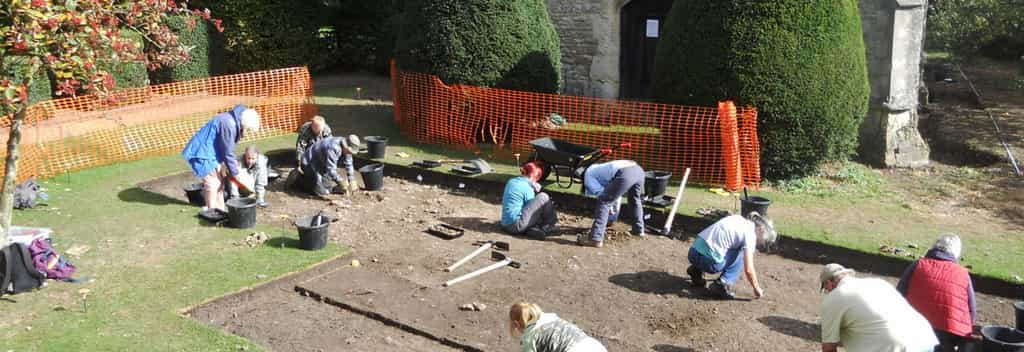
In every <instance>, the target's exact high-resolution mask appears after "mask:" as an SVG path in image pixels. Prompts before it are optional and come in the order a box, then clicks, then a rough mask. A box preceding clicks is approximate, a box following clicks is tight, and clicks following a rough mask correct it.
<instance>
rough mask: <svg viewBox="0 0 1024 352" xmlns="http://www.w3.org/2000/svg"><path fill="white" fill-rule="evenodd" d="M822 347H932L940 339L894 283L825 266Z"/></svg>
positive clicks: (826, 351)
mask: <svg viewBox="0 0 1024 352" xmlns="http://www.w3.org/2000/svg"><path fill="white" fill-rule="evenodd" d="M818 280H819V282H820V284H821V286H820V289H821V291H822V292H825V293H826V294H825V298H824V299H823V300H822V303H821V351H822V352H834V351H837V350H838V347H839V345H842V346H843V348H844V349H845V350H846V351H894V352H895V351H906V352H926V351H927V352H932V351H934V349H935V346H936V345H938V344H939V340H938V339H937V338H936V337H935V333H934V332H932V328H931V326H930V325H929V324H928V321H927V320H925V318H924V317H923V316H921V314H920V313H918V312H917V311H916V310H914V308H913V307H911V306H910V304H909V303H907V300H905V299H903V296H902V295H900V293H899V292H898V291H896V288H894V287H893V286H892V285H890V284H889V283H888V282H885V281H884V280H882V279H877V278H858V277H856V272H854V271H853V270H852V269H848V268H846V267H843V266H842V265H839V264H836V263H832V264H828V265H825V267H824V268H822V269H821V274H819V276H818Z"/></svg>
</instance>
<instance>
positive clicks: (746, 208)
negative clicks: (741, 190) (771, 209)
mask: <svg viewBox="0 0 1024 352" xmlns="http://www.w3.org/2000/svg"><path fill="white" fill-rule="evenodd" d="M769 205H772V201H771V200H769V199H768V198H764V197H758V196H743V197H740V214H742V215H743V217H747V215H749V214H750V212H752V211H756V212H757V213H758V214H761V215H768V206H769Z"/></svg>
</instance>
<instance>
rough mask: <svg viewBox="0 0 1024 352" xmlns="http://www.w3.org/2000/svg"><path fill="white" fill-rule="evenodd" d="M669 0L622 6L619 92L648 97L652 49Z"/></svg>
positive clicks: (645, 0)
mask: <svg viewBox="0 0 1024 352" xmlns="http://www.w3.org/2000/svg"><path fill="white" fill-rule="evenodd" d="M671 8H672V0H633V1H630V2H629V3H627V4H626V6H623V7H622V11H621V19H620V21H621V22H620V26H621V28H622V33H621V38H620V42H621V43H622V48H621V50H620V51H619V53H620V54H619V82H620V90H619V92H620V93H619V95H620V96H621V97H622V98H623V99H630V100H647V99H648V98H650V96H651V92H650V88H651V81H652V79H653V78H654V52H655V49H656V48H657V47H658V39H659V38H661V30H662V27H663V26H664V24H665V17H666V16H667V15H668V11H669V10H670V9H671Z"/></svg>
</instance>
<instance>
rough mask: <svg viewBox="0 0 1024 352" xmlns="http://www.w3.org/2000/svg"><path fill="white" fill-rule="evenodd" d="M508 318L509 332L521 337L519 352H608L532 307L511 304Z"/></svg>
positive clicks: (597, 342)
mask: <svg viewBox="0 0 1024 352" xmlns="http://www.w3.org/2000/svg"><path fill="white" fill-rule="evenodd" d="M508 317H509V330H510V331H509V332H510V333H511V334H512V336H513V337H517V336H521V338H520V340H519V350H520V351H522V352H540V351H547V352H608V350H607V349H605V348H604V345H602V344H601V342H600V341H597V340H596V339H594V338H593V337H590V336H587V334H586V333H584V332H583V330H581V329H580V328H579V327H577V326H576V325H573V324H572V323H570V322H568V321H565V320H564V319H562V318H559V317H558V315H556V314H554V313H544V311H542V310H541V309H540V307H539V306H537V305H536V304H533V303H516V304H513V305H512V307H511V308H509V311H508Z"/></svg>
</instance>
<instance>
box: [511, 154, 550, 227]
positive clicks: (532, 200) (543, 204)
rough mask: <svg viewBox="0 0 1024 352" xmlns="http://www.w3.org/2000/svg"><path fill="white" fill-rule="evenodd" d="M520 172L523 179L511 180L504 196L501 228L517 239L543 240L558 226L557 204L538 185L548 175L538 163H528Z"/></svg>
mask: <svg viewBox="0 0 1024 352" xmlns="http://www.w3.org/2000/svg"><path fill="white" fill-rule="evenodd" d="M519 171H520V173H521V174H522V176H518V177H513V178H512V179H510V180H508V183H506V184H505V192H504V193H503V194H502V196H501V228H502V229H503V230H505V232H508V233H510V234H513V235H522V234H529V235H530V237H533V238H536V239H543V238H544V237H545V236H546V235H547V234H548V233H550V232H551V231H552V230H554V228H555V224H556V223H558V215H557V214H556V213H555V203H554V202H552V201H551V197H550V196H548V194H547V193H544V192H541V191H540V189H541V188H540V184H538V183H537V182H538V181H540V177H541V175H542V174H543V173H544V171H543V170H541V168H540V166H538V165H537V163H536V162H530V163H526V164H525V165H523V167H522V168H520V169H519Z"/></svg>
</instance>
